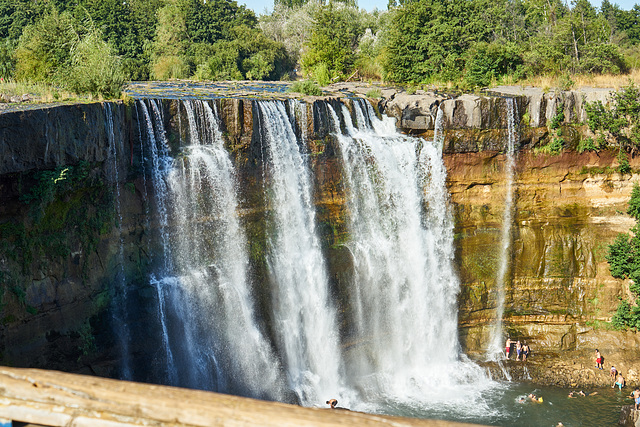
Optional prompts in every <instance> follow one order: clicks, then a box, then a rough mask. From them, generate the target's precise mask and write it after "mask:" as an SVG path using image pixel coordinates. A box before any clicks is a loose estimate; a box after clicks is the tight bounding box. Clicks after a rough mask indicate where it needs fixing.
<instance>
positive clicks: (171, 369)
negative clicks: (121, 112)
mask: <svg viewBox="0 0 640 427" xmlns="http://www.w3.org/2000/svg"><path fill="white" fill-rule="evenodd" d="M149 102H150V104H151V106H152V107H154V109H153V111H154V117H155V118H156V120H153V118H152V116H151V115H150V114H149V109H148V108H147V105H146V103H145V102H144V101H140V102H139V103H138V105H139V106H140V110H141V111H142V114H143V117H144V120H145V124H146V130H147V138H148V143H147V145H146V146H147V148H148V153H149V156H150V159H149V161H150V163H151V165H150V171H151V175H152V176H151V184H152V185H153V192H154V199H153V200H154V202H155V212H156V215H157V217H158V222H159V226H158V229H159V231H160V241H161V244H162V253H161V254H160V258H161V260H162V263H161V266H160V271H159V275H160V276H161V277H163V276H165V275H166V274H168V272H169V271H171V270H172V263H171V248H170V246H169V236H168V234H167V225H168V219H167V207H166V196H167V186H166V182H165V175H166V174H167V171H168V169H169V167H170V164H171V161H172V160H171V158H170V157H169V155H168V154H169V149H168V145H167V141H166V136H165V130H164V125H163V124H162V120H159V117H158V114H156V112H157V111H158V110H159V109H158V107H157V105H156V102H155V100H151V101H149ZM154 123H155V126H156V128H155V129H154ZM142 153H143V158H144V153H145V151H144V150H143V151H142ZM152 255H153V254H152ZM150 282H151V284H152V285H153V286H154V287H155V289H156V293H157V296H158V318H159V320H160V325H161V335H162V347H163V350H164V356H165V359H166V361H165V376H166V381H167V382H168V384H170V385H178V377H177V373H176V364H175V360H174V357H173V352H172V350H171V343H170V342H169V331H168V327H167V316H166V314H165V312H166V307H165V305H166V304H165V283H164V282H163V281H162V280H158V279H157V278H156V275H155V274H152V275H151V277H150Z"/></svg>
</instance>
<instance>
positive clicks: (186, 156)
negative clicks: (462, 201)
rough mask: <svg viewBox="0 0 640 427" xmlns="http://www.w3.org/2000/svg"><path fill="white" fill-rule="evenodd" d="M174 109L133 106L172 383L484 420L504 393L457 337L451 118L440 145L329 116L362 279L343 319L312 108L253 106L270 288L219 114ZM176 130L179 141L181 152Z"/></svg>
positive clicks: (360, 105)
mask: <svg viewBox="0 0 640 427" xmlns="http://www.w3.org/2000/svg"><path fill="white" fill-rule="evenodd" d="M175 102H176V109H175V111H177V114H178V116H177V117H174V119H172V120H173V121H171V122H170V121H166V122H165V121H164V120H163V119H162V111H163V108H162V107H163V106H162V104H161V103H159V102H157V101H153V100H147V101H138V102H137V105H136V111H137V112H138V113H139V114H138V117H139V125H140V130H141V131H142V133H143V134H144V135H145V140H144V142H143V143H142V146H141V147H142V159H143V165H142V171H143V172H145V173H146V175H147V176H146V177H143V178H144V179H145V180H146V182H147V183H148V185H149V192H148V195H149V199H150V200H151V201H152V203H150V208H149V213H150V216H152V217H153V218H154V221H151V222H150V223H149V224H148V225H149V227H150V228H151V231H152V233H154V235H153V236H152V239H153V240H154V241H155V243H156V245H155V246H153V245H151V246H153V247H155V251H153V252H152V253H151V254H150V255H149V256H150V258H151V262H150V264H151V269H152V271H153V274H151V275H150V277H149V283H150V284H151V285H152V286H153V289H154V290H155V292H156V294H157V314H158V325H159V331H158V336H159V337H160V338H161V339H160V340H159V341H161V344H162V349H161V351H160V352H159V354H160V353H161V357H160V359H162V360H159V363H160V364H161V365H162V366H164V367H165V369H166V372H165V378H164V380H163V381H165V382H167V383H169V384H173V385H179V386H187V387H192V388H202V389H208V390H215V391H220V392H225V393H233V394H240V395H246V396H252V397H258V398H264V399H272V400H280V401H296V402H298V403H300V404H302V405H304V406H315V405H318V404H322V402H324V401H326V400H328V399H329V398H337V399H338V400H339V401H340V405H344V406H347V407H351V408H352V409H356V410H363V411H369V412H389V411H390V409H389V408H394V409H391V412H393V411H400V412H402V413H407V411H408V412H409V413H414V412H416V411H417V413H425V411H427V412H429V413H430V414H432V415H434V414H435V415H436V416H437V415H438V414H444V412H446V411H447V410H450V409H451V408H452V407H453V408H457V411H459V412H460V411H461V412H464V414H465V415H464V416H463V417H468V419H474V417H477V416H478V414H482V415H486V414H487V412H488V411H489V409H488V407H487V405H486V402H485V400H484V399H483V397H482V393H483V392H485V391H486V390H488V389H490V388H492V387H494V383H493V382H492V381H491V380H490V379H488V378H487V376H486V374H485V373H484V372H483V370H482V369H480V368H479V367H478V366H477V365H475V364H474V363H472V362H470V361H469V360H468V359H467V358H466V357H465V356H464V355H463V354H462V351H461V348H460V344H459V342H458V336H457V334H458V324H457V307H456V304H457V301H456V297H457V293H458V291H459V280H458V277H457V275H456V273H455V268H454V264H453V262H454V245H453V219H452V213H451V208H450V206H449V197H448V192H447V188H446V169H445V167H444V163H443V160H442V148H443V143H444V141H443V138H442V112H441V111H438V116H437V118H436V130H435V135H434V139H433V141H427V140H424V139H420V138H413V137H409V136H404V135H401V134H399V133H398V131H397V130H396V127H395V122H394V120H393V119H390V118H384V119H379V118H378V117H377V116H376V113H375V111H374V109H373V107H372V105H371V104H370V103H369V102H366V101H364V100H354V101H353V110H352V111H349V109H348V108H347V107H346V106H345V105H344V104H342V103H341V102H334V103H332V104H330V103H327V104H325V105H324V106H326V109H325V110H326V111H327V112H328V113H329V115H328V116H326V115H325V120H326V124H332V125H333V137H332V141H331V142H327V144H328V146H329V144H334V142H333V141H334V140H335V141H336V143H337V144H334V146H335V151H336V153H337V155H338V156H339V160H340V164H341V166H342V169H343V172H342V178H343V179H342V181H341V186H342V188H343V190H344V194H345V200H346V206H345V208H346V209H345V211H346V213H347V214H346V217H345V221H346V225H347V227H348V239H347V240H346V242H344V243H342V244H343V245H344V247H345V249H347V250H346V251H344V253H348V254H349V255H348V256H350V257H351V260H350V261H351V262H350V265H352V266H353V269H352V270H353V271H352V273H353V274H352V275H350V276H349V278H348V279H347V278H345V279H344V281H345V282H344V283H343V282H340V283H339V284H337V285H336V286H340V287H341V289H340V292H343V295H344V296H343V297H344V298H345V300H344V301H340V302H341V304H340V307H341V311H340V313H338V311H337V308H336V307H337V306H338V305H337V302H336V301H335V300H334V291H335V289H330V280H329V275H328V263H327V259H326V254H325V253H324V252H323V247H322V244H321V239H320V237H319V235H318V230H317V228H318V225H319V224H318V219H317V217H316V209H317V208H316V202H315V200H314V185H313V183H314V180H313V176H312V169H311V161H310V158H311V156H310V153H309V152H308V151H307V147H306V141H307V138H308V137H310V135H307V125H308V123H307V114H306V112H307V108H306V107H307V106H306V104H303V103H300V102H299V101H295V100H289V101H254V102H253V114H254V123H256V125H257V129H255V130H254V134H253V140H252V144H257V146H254V148H259V150H260V151H259V152H258V151H257V150H255V149H253V151H252V155H257V156H256V157H260V158H257V159H255V160H256V161H257V162H258V164H260V165H261V167H262V170H261V172H262V177H261V179H262V182H261V184H262V189H263V190H264V208H265V209H264V220H265V223H264V226H265V229H264V230H265V244H266V245H265V248H264V249H265V250H264V261H265V264H264V266H265V270H266V277H264V278H263V279H264V280H265V283H259V284H258V283H252V279H251V277H254V276H255V275H253V274H252V273H253V270H252V269H253V268H254V267H255V266H253V264H252V263H251V262H249V242H248V241H247V236H246V231H245V224H244V222H243V220H242V218H241V217H239V216H238V211H239V207H238V206H239V194H238V191H239V190H238V188H239V184H240V182H239V180H240V178H239V176H238V172H237V171H236V169H235V166H234V162H233V160H232V158H231V156H230V154H229V153H228V152H227V150H226V149H225V142H224V138H223V131H222V129H221V127H220V124H219V116H218V111H217V106H216V103H215V102H213V101H202V100H181V101H175ZM324 106H322V107H324ZM334 106H335V107H336V108H335V109H334ZM167 123H170V126H173V131H175V127H176V126H177V127H178V128H179V132H180V136H179V138H175V140H176V141H175V143H172V146H171V149H170V147H169V142H168V138H167V136H166V132H165V127H164V126H165V124H167ZM183 127H184V129H183ZM141 137H142V136H141ZM170 153H171V155H170ZM243 176H244V175H243ZM251 179H253V177H252V178H251ZM145 194H146V193H145ZM325 249H326V248H325ZM340 280H342V279H340ZM347 281H348V283H346V282H347ZM334 283H335V282H333V281H331V286H333V285H334ZM254 288H255V289H258V288H259V289H267V291H266V292H267V293H268V295H260V296H258V295H256V291H255V290H254ZM261 292H263V291H261ZM258 298H261V305H260V310H261V311H260V317H259V316H258V314H257V313H258V312H257V306H256V300H257V299H258ZM265 301H266V302H265ZM254 306H256V307H254ZM264 310H266V311H268V312H265V311H264ZM340 332H342V333H343V334H344V335H343V336H341V335H340ZM421 411H422V412H421ZM443 411H444V412H443Z"/></svg>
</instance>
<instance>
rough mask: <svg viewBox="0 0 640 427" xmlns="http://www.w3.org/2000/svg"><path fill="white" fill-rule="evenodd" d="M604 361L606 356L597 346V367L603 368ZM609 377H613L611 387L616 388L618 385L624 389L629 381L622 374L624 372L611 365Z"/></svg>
mask: <svg viewBox="0 0 640 427" xmlns="http://www.w3.org/2000/svg"><path fill="white" fill-rule="evenodd" d="M603 363H604V357H603V356H602V354H601V353H600V350H598V349H597V348H596V368H598V369H600V370H602V368H603V366H602V364H603ZM609 378H611V381H613V382H612V383H611V388H615V387H616V386H617V387H618V388H619V389H620V390H622V387H624V386H626V385H627V381H626V380H625V379H624V377H623V376H622V372H620V371H618V369H616V367H615V366H613V365H611V369H610V370H609Z"/></svg>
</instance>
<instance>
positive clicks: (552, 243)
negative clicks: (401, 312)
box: [0, 89, 639, 385]
mask: <svg viewBox="0 0 640 427" xmlns="http://www.w3.org/2000/svg"><path fill="white" fill-rule="evenodd" d="M505 91H506V89H505ZM503 92H504V91H503ZM385 95H386V96H387V95H388V96H387V100H386V101H383V102H381V103H380V104H379V108H380V110H381V111H384V112H385V113H387V114H392V115H394V116H396V117H397V118H398V126H400V127H401V128H402V129H403V130H404V131H405V132H407V133H412V134H419V135H424V136H430V135H432V133H433V126H434V120H435V115H436V110H437V108H442V110H443V113H444V124H445V126H444V128H445V129H446V131H445V162H446V165H447V169H448V173H449V176H448V185H449V189H450V192H451V201H452V203H453V206H454V210H455V218H456V247H457V253H456V257H457V265H458V266H459V275H460V279H461V285H462V286H461V292H460V296H459V309H460V314H459V319H460V326H461V329H460V330H461V338H462V343H463V346H464V348H465V351H467V352H469V353H472V354H477V355H481V354H482V353H483V352H484V350H485V349H486V342H487V334H488V325H489V324H490V322H491V321H492V320H493V318H494V316H495V314H494V313H495V301H496V277H495V276H496V270H497V263H498V257H499V251H498V249H497V248H498V246H499V240H500V233H501V231H500V230H501V221H502V213H503V209H504V200H505V191H506V190H505V187H506V174H505V166H504V165H505V161H504V160H505V159H504V154H503V152H504V151H505V141H506V133H507V115H508V112H507V108H506V101H505V98H504V97H496V96H493V97H492V96H471V95H464V96H460V97H456V98H453V97H445V96H442V95H428V94H417V95H406V94H402V93H395V94H394V93H391V94H385ZM513 95H517V111H518V112H517V117H519V120H518V121H519V123H520V132H519V135H520V139H519V141H518V144H517V150H518V153H517V158H516V159H517V160H516V170H515V177H514V185H515V198H514V217H513V218H514V219H513V225H512V228H511V237H512V243H511V250H510V254H509V258H510V268H509V271H508V279H507V281H506V282H507V288H506V302H505V317H504V319H505V328H506V330H507V331H508V332H509V334H510V335H511V336H512V337H514V338H516V339H524V340H527V341H529V342H530V345H531V347H532V348H533V351H534V354H535V355H536V357H538V360H539V361H543V360H544V361H545V362H544V364H545V365H547V366H548V364H549V363H551V362H549V361H550V360H551V361H553V363H558V364H559V365H558V370H557V371H558V372H560V371H562V372H565V371H566V372H565V373H564V374H562V375H560V377H562V378H563V380H562V381H564V382H562V384H564V385H570V384H573V383H580V384H588V383H597V381H599V380H598V378H599V374H600V373H599V372H592V374H588V373H586V370H588V367H589V366H591V365H589V363H591V353H592V352H593V347H594V346H599V347H600V349H601V351H603V353H604V354H605V357H607V358H608V360H611V361H614V358H617V360H619V362H618V361H617V360H616V361H615V363H616V364H617V365H620V364H622V366H621V367H620V368H621V369H623V370H624V369H627V368H628V367H630V366H631V365H630V364H631V363H632V362H633V361H635V359H634V357H635V356H633V355H632V354H631V353H630V352H625V351H624V350H621V349H619V345H617V341H620V340H622V341H623V342H625V343H631V344H633V343H635V337H634V336H632V335H629V334H626V335H625V334H622V333H615V334H612V333H609V332H603V331H602V328H601V326H599V325H600V323H601V322H605V321H606V320H608V319H609V317H610V316H611V314H612V312H613V311H614V310H615V307H616V306H617V303H618V297H619V296H621V295H624V294H625V293H627V292H628V284H627V283H624V282H622V281H619V280H616V279H613V278H612V277H611V276H610V274H609V271H608V266H607V264H606V261H605V259H604V254H605V253H606V251H607V245H608V244H609V243H610V242H611V241H612V240H613V238H614V236H615V234H616V233H618V232H626V231H627V230H628V229H629V228H630V226H631V225H633V222H632V221H631V219H630V218H629V217H628V216H627V215H626V214H624V213H623V212H625V211H626V203H627V201H628V198H629V195H630V193H631V188H632V185H633V182H636V181H637V179H638V177H637V176H636V175H620V174H618V173H617V172H615V168H616V166H617V163H616V160H615V155H614V154H611V153H599V154H593V153H591V154H589V153H585V154H577V153H576V152H575V151H571V150H568V151H565V152H564V153H563V154H561V155H557V156H551V155H544V154H535V153H534V151H533V148H534V147H536V146H540V145H542V144H545V143H546V142H548V141H549V138H550V135H549V131H548V128H547V127H546V124H547V121H548V120H550V119H551V117H553V116H555V115H556V114H557V113H558V108H560V105H561V106H562V108H563V109H564V112H565V126H564V128H563V129H564V130H565V132H564V134H565V135H567V138H566V139H567V141H568V144H567V145H568V146H569V147H571V146H575V144H577V141H578V140H579V138H580V135H582V134H584V133H585V132H586V129H585V127H584V125H581V124H580V122H581V120H582V119H583V118H584V113H583V110H582V102H583V96H582V94H580V93H559V94H544V93H542V92H540V93H539V94H537V92H536V93H515V94H513ZM585 97H586V98H587V99H591V98H593V99H606V93H605V92H599V91H596V92H592V93H591V94H587V95H585ZM589 97H591V98H589ZM216 102H217V106H218V111H219V112H220V114H221V118H222V122H223V128H224V132H225V135H226V137H227V138H226V140H227V148H228V150H229V151H230V152H231V153H232V156H233V157H234V159H235V161H236V165H237V167H238V169H239V173H240V174H241V175H242V179H241V182H242V183H243V184H242V185H243V189H242V192H243V194H244V197H243V201H242V215H243V218H244V222H245V224H246V225H247V233H248V235H249V237H250V240H251V247H250V251H251V257H252V262H253V263H254V264H255V266H256V271H257V272H258V273H257V274H266V272H265V271H264V268H266V266H265V265H261V264H260V260H261V255H262V254H261V251H262V248H263V247H264V245H263V244H262V243H264V239H265V235H264V233H265V231H264V224H263V223H262V222H263V221H264V215H263V210H264V208H265V207H264V206H262V203H263V201H262V198H261V196H260V194H261V193H260V186H261V184H260V174H261V169H260V167H259V166H260V161H261V158H262V147H260V144H259V138H258V137H257V135H258V132H259V131H260V126H259V124H260V117H259V114H257V113H256V109H255V108H254V105H253V102H252V101H251V100H249V99H219V100H217V101H216ZM330 102H335V101H330ZM161 105H162V109H163V111H164V118H165V127H166V129H167V134H168V139H169V142H170V144H171V146H172V148H173V149H174V150H177V147H178V145H179V144H180V140H181V139H182V138H183V137H184V132H185V126H183V125H182V124H184V123H186V120H187V117H186V116H185V112H184V110H181V109H180V107H179V103H178V102H176V101H172V100H164V101H163V102H162V104H161ZM59 108H60V110H57V109H55V108H52V109H47V110H36V111H32V112H23V113H5V114H1V115H0V121H1V122H2V123H3V124H5V125H4V126H0V129H3V131H2V132H4V133H2V134H0V152H1V153H2V154H3V159H5V160H4V161H3V163H2V165H0V195H1V197H2V200H3V203H2V207H0V233H1V237H2V246H1V247H0V277H1V278H2V281H3V285H4V286H3V300H2V302H3V306H2V307H1V312H0V317H2V319H3V326H2V328H0V334H1V335H0V339H1V342H0V348H1V350H2V356H3V360H4V362H5V363H9V364H14V365H18V366H32V367H48V368H58V369H63V370H71V371H76V372H78V371H79V372H93V373H97V374H100V375H106V376H115V375H117V371H116V370H115V366H116V365H117V360H116V356H115V355H116V354H117V352H115V351H114V350H113V348H114V347H115V346H117V339H116V338H117V337H114V336H113V332H112V331H111V330H110V327H109V325H110V323H112V322H113V320H114V319H113V317H114V315H113V312H112V311H111V310H110V308H112V307H113V301H114V298H117V297H118V293H119V292H121V291H120V289H121V288H120V287H119V286H120V285H118V283H119V281H120V280H121V277H122V275H123V273H124V276H125V277H126V278H127V279H126V280H127V283H128V285H129V287H130V289H131V290H132V297H131V301H133V302H132V306H131V307H129V308H130V309H132V310H136V309H137V308H138V307H148V306H151V304H149V303H148V302H149V301H152V300H153V299H154V295H153V292H152V290H151V289H150V288H149V286H148V284H146V281H145V280H144V278H145V277H146V275H147V273H148V266H149V263H150V262H151V260H150V257H149V250H148V248H147V247H146V245H148V244H149V243H148V236H147V234H148V230H149V227H151V228H153V227H155V226H156V225H157V224H155V223H154V219H153V218H147V217H146V212H147V210H146V207H145V206H146V201H145V195H146V194H148V189H147V188H146V187H145V186H146V185H148V183H147V182H146V181H145V179H144V176H143V173H142V172H143V171H142V170H141V166H140V165H141V163H140V150H139V146H138V144H139V142H138V141H139V139H138V138H139V133H140V126H141V125H142V126H144V123H143V121H142V118H141V117H138V114H139V113H140V112H139V110H138V109H137V108H136V106H135V104H134V105H130V106H124V105H118V106H115V105H114V106H111V107H110V108H113V111H115V113H114V114H113V117H115V121H114V128H115V129H117V131H116V133H117V135H115V136H114V137H113V138H115V141H119V142H118V143H116V144H115V145H113V144H114V142H113V140H112V139H110V138H111V137H110V135H109V132H108V129H109V126H108V125H109V122H108V120H109V119H108V113H107V112H108V108H107V107H106V106H105V105H100V104H91V105H79V106H73V107H59ZM325 110H326V104H325V101H317V102H313V100H310V103H309V104H308V109H307V114H308V117H309V121H308V128H307V129H301V130H300V131H301V132H302V131H304V132H306V133H307V134H308V135H310V136H311V137H310V138H309V140H310V147H309V150H310V153H311V162H312V168H313V171H314V179H315V187H316V203H317V206H318V220H319V223H320V229H321V232H322V235H323V238H324V242H325V246H326V248H327V253H328V263H329V268H330V269H331V280H332V286H333V287H334V288H335V289H336V290H337V292H340V289H341V284H342V283H346V282H347V279H348V276H349V274H350V273H349V272H350V269H351V267H350V265H349V262H348V259H349V258H348V257H346V256H344V253H342V252H341V251H343V250H344V249H343V247H342V246H341V245H340V242H341V241H342V240H343V239H344V238H345V233H346V230H345V225H344V224H345V222H344V218H345V206H344V194H343V193H342V187H341V184H340V181H341V166H340V164H339V161H338V156H336V149H337V148H336V145H335V143H334V141H332V138H330V137H329V136H328V120H327V119H326V118H327V115H326V114H327V113H326V111H325ZM21 141H28V144H21ZM114 147H115V148H114ZM631 165H632V167H633V168H634V169H636V168H638V167H639V162H638V161H637V159H632V161H631ZM65 170H66V171H65ZM116 172H117V173H116ZM116 177H117V179H116ZM116 197H118V198H119V200H120V203H119V206H116V204H115V198H116ZM120 230H121V231H122V232H120ZM118 236H124V237H123V238H120V237H118ZM121 260H122V261H121ZM261 268H262V270H261ZM261 271H262V272H261ZM262 294H263V295H264V294H266V293H262ZM341 310H348V307H342V308H341ZM153 317H154V315H153V313H150V312H145V311H144V310H142V311H141V312H140V313H138V321H139V322H138V323H140V324H144V325H153ZM145 327H148V326H145ZM598 328H600V329H598ZM135 333H136V337H137V338H138V340H137V342H138V343H139V344H140V346H139V348H136V349H133V351H134V352H136V354H137V356H138V357H139V358H140V359H141V360H144V347H145V346H148V345H149V344H151V345H153V343H149V342H148V341H147V342H145V340H152V338H151V337H150V335H149V334H146V333H145V331H144V328H140V330H139V331H137V332H135ZM612 337H613V338H612ZM536 357H534V358H533V359H532V362H535V360H536ZM575 360H579V361H581V362H580V363H582V365H581V366H582V367H581V368H579V369H578V368H576V366H574V365H570V364H569V363H568V361H575ZM141 363H144V362H141ZM517 369H520V368H519V367H518V366H514V372H515V371H516V370H517ZM563 369H564V371H563ZM581 370H582V371H581ZM529 371H530V373H531V374H532V375H533V376H534V378H535V379H537V380H539V381H543V382H544V381H547V379H548V378H547V376H546V375H547V373H546V371H545V369H544V368H543V365H540V369H537V370H536V364H535V363H533V364H532V365H531V368H530V370H529ZM576 372H578V374H576ZM625 373H626V372H625ZM556 376H557V375H556ZM603 381H604V380H603ZM547 382H549V383H553V381H551V380H549V381H547ZM605 382H606V381H605Z"/></svg>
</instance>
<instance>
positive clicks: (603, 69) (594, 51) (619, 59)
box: [579, 43, 629, 74]
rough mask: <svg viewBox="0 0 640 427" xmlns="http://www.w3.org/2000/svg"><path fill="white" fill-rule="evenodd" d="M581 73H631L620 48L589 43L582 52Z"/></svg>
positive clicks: (607, 44)
mask: <svg viewBox="0 0 640 427" xmlns="http://www.w3.org/2000/svg"><path fill="white" fill-rule="evenodd" d="M579 68H580V71H582V72H584V73H596V74H605V73H608V74H621V73H626V72H628V71H629V66H628V65H627V63H626V61H625V59H624V56H623V55H622V53H620V49H619V48H618V46H616V45H613V44H610V43H606V44H600V43H588V44H587V46H585V49H583V51H582V57H581V58H580V64H579Z"/></svg>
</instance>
